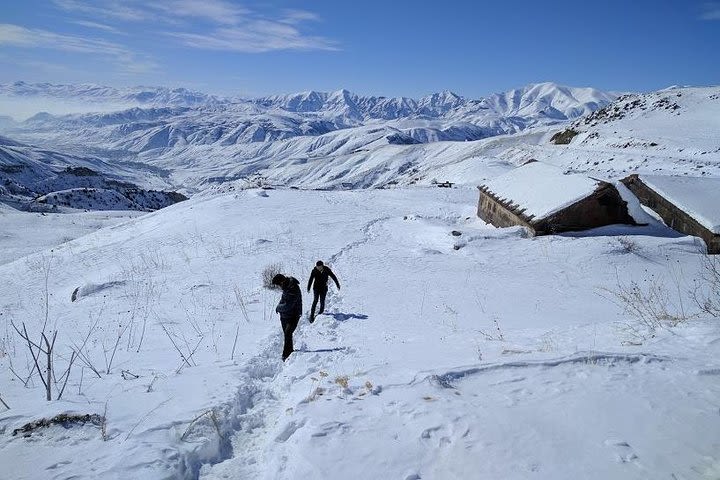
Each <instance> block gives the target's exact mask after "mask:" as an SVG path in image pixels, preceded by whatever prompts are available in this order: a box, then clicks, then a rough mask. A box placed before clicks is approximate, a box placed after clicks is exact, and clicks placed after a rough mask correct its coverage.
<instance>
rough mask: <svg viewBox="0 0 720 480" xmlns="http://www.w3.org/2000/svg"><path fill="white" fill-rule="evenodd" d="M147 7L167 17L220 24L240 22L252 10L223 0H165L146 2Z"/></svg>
mask: <svg viewBox="0 0 720 480" xmlns="http://www.w3.org/2000/svg"><path fill="white" fill-rule="evenodd" d="M145 5H146V7H147V8H149V9H152V10H154V11H155V12H157V13H160V14H162V15H164V16H166V17H176V18H183V19H202V20H206V21H209V22H212V23H216V24H219V25H233V24H236V23H238V22H239V21H240V20H241V18H242V16H243V15H246V14H249V13H250V12H249V11H248V10H246V9H244V8H240V7H238V6H236V5H233V4H230V3H227V2H224V1H222V0H203V1H202V2H198V1H196V0H165V1H159V2H146V3H145Z"/></svg>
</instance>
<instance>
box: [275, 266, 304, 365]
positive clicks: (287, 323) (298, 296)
mask: <svg viewBox="0 0 720 480" xmlns="http://www.w3.org/2000/svg"><path fill="white" fill-rule="evenodd" d="M272 284H273V285H275V286H278V287H280V288H281V289H282V296H281V297H280V303H278V305H277V307H275V311H276V312H277V313H279V314H280V324H281V325H282V329H283V334H284V335H285V340H284V345H283V352H282V359H283V362H284V361H285V360H287V358H288V357H289V356H290V354H291V353H292V352H293V350H294V349H293V338H292V336H293V332H295V329H296V328H297V326H298V322H299V321H300V316H301V315H302V292H301V291H300V282H299V281H298V280H297V278H294V277H289V276H285V275H283V274H281V273H278V274H277V275H275V276H274V277H273V279H272Z"/></svg>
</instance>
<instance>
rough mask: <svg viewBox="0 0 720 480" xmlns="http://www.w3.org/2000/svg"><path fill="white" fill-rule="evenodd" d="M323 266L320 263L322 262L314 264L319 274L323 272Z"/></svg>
mask: <svg viewBox="0 0 720 480" xmlns="http://www.w3.org/2000/svg"><path fill="white" fill-rule="evenodd" d="M324 266H325V264H324V263H323V262H322V260H318V261H317V262H315V268H317V269H318V270H320V271H321V272H322V271H323V268H324Z"/></svg>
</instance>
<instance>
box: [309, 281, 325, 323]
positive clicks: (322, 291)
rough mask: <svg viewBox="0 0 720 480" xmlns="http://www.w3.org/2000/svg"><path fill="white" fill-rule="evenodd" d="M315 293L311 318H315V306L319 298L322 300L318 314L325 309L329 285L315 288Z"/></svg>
mask: <svg viewBox="0 0 720 480" xmlns="http://www.w3.org/2000/svg"><path fill="white" fill-rule="evenodd" d="M313 293H314V294H315V298H313V303H312V308H311V309H310V319H311V320H315V307H316V306H317V303H318V300H320V311H318V315H320V314H321V313H323V312H324V311H325V296H326V295H327V287H325V288H320V289H318V288H314V289H313Z"/></svg>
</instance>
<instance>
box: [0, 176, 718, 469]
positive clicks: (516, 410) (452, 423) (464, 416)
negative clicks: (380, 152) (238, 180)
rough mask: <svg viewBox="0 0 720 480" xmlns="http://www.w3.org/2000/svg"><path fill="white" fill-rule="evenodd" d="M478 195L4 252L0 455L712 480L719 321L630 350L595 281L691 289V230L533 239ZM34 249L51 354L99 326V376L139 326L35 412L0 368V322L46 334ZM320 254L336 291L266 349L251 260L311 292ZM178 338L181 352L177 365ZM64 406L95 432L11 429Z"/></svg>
mask: <svg viewBox="0 0 720 480" xmlns="http://www.w3.org/2000/svg"><path fill="white" fill-rule="evenodd" d="M476 202H477V193H476V191H475V189H439V188H417V189H398V190H375V191H351V192H312V191H293V190H271V191H246V192H242V193H239V194H225V195H218V196H208V197H204V198H196V199H191V200H189V201H187V202H183V203H180V204H177V205H174V206H171V207H168V208H166V209H163V210H161V211H158V212H154V213H152V214H148V215H144V216H142V217H140V218H138V219H135V220H133V221H130V222H127V223H124V224H122V225H117V226H114V227H110V228H106V229H103V230H99V231H98V232H96V233H93V234H90V235H88V236H85V237H81V238H78V239H76V240H73V241H71V242H69V243H67V244H64V245H60V246H58V247H56V248H54V249H53V250H54V251H53V253H52V257H49V253H48V252H47V251H45V252H43V253H40V254H35V255H31V256H29V257H26V258H24V259H20V260H17V261H15V262H12V263H7V264H5V265H2V266H0V274H1V275H3V278H5V279H6V281H5V282H3V283H2V284H0V298H3V299H5V300H4V304H3V305H2V312H3V317H2V320H0V322H3V323H4V324H5V326H4V331H5V332H7V333H6V334H5V336H4V337H3V343H2V349H0V350H2V351H3V352H4V355H1V356H0V372H2V376H0V395H2V396H3V399H5V400H6V401H7V402H8V403H9V404H10V406H11V410H7V411H4V412H0V431H1V432H2V433H0V461H2V463H3V464H4V465H12V466H11V467H10V468H11V470H9V471H8V473H9V474H10V475H11V477H10V478H17V479H22V478H37V477H38V475H40V476H42V477H43V478H67V477H70V476H77V477H78V478H97V477H99V476H102V477H103V478H127V477H133V478H138V479H143V478H148V479H150V478H153V479H154V478H197V477H200V478H205V479H219V478H267V479H285V478H287V479H291V478H357V477H358V476H362V477H367V478H401V479H419V478H423V479H427V478H441V479H447V478H488V479H490V478H510V479H513V478H518V479H519V478H527V477H528V476H530V475H539V476H541V477H544V478H561V479H562V478H567V479H574V478H579V477H584V478H598V479H599V478H622V479H635V478H637V479H640V478H663V477H671V476H672V475H675V476H676V477H677V478H713V477H714V476H717V475H718V473H719V471H718V468H720V458H719V457H718V455H717V452H718V451H720V449H718V445H720V436H719V435H718V433H717V432H720V416H718V415H717V411H718V407H719V405H718V399H719V398H720V375H718V373H717V372H719V371H720V365H718V364H717V361H716V359H717V358H718V353H720V352H719V351H718V349H719V348H720V328H719V327H718V324H717V321H716V320H715V321H712V320H708V319H705V318H695V319H692V320H691V321H690V322H688V323H687V324H684V325H681V326H679V327H677V328H673V329H672V330H661V331H658V332H657V333H656V335H655V337H652V338H647V339H646V340H644V341H642V342H641V344H637V343H639V342H637V341H636V339H634V338H633V337H631V336H629V335H628V329H627V328H626V325H627V324H628V323H630V322H631V321H632V320H631V319H630V318H629V317H628V316H627V315H625V314H624V313H623V311H622V309H621V308H620V307H619V306H617V305H615V304H614V303H613V302H612V301H611V300H612V297H611V295H609V294H608V290H612V289H615V288H617V286H618V282H623V283H626V282H628V281H630V280H637V281H642V280H643V279H646V278H656V279H659V280H660V281H662V282H664V283H665V284H666V285H667V286H668V287H670V288H671V289H673V288H674V283H673V282H674V280H673V279H675V278H677V279H678V282H680V284H681V285H683V288H681V289H678V291H680V292H681V295H683V296H684V295H685V293H684V292H685V291H686V289H685V288H684V285H685V284H687V283H689V282H691V280H692V279H693V278H696V277H697V275H698V273H699V272H700V269H701V263H702V256H701V255H700V254H698V246H697V244H696V243H695V241H694V239H692V238H689V237H678V236H677V235H673V236H670V235H665V236H663V235H662V234H663V232H665V233H667V232H666V231H665V230H663V229H661V228H659V227H655V228H654V229H653V228H633V227H615V230H612V233H614V234H618V233H624V234H625V235H633V234H634V235H633V236H630V237H628V238H629V239H630V241H632V242H634V246H633V248H626V247H624V246H623V245H622V244H621V243H619V242H618V240H617V238H616V237H608V236H603V233H602V232H603V231H602V230H601V231H598V232H590V233H588V234H587V235H584V236H581V235H574V236H570V235H569V236H555V237H539V238H527V235H526V234H525V232H524V230H522V229H519V228H510V229H494V228H492V227H489V226H486V225H485V224H484V223H483V222H481V221H480V220H479V219H477V217H476V216H475V208H476ZM453 230H455V231H458V232H460V233H461V235H459V236H456V235H452V233H451V232H452V231H453ZM608 231H609V230H608ZM650 233H652V234H653V235H654V236H651V235H649V234H650ZM48 258H51V263H50V268H51V270H50V272H51V275H50V276H49V292H50V297H49V298H50V318H51V322H53V323H52V325H53V328H55V325H57V328H58V330H59V332H60V333H59V334H58V344H59V346H58V349H59V350H58V352H67V351H68V350H67V347H68V345H69V344H71V343H72V342H75V343H79V342H81V341H82V339H83V338H84V336H85V335H87V332H88V331H89V330H90V328H91V327H92V325H93V324H94V322H95V321H97V320H98V319H100V321H99V323H98V327H97V328H96V329H95V330H94V331H93V333H92V335H91V340H90V341H88V347H87V348H86V352H87V356H88V358H89V359H91V360H92V361H93V362H94V363H95V365H96V366H97V367H99V369H101V370H102V369H103V367H106V364H107V360H106V357H107V355H105V354H104V350H105V351H108V350H111V349H112V346H113V345H114V344H115V341H116V339H117V337H118V332H121V331H123V330H122V329H123V328H124V327H123V325H125V326H127V325H128V324H131V325H132V326H131V327H127V329H126V330H125V331H124V333H123V335H122V338H121V342H120V345H121V346H120V347H119V348H118V349H117V352H116V356H115V358H114V360H113V365H112V367H111V368H110V371H111V373H110V374H106V373H102V374H101V378H97V376H95V377H94V378H93V374H92V373H91V372H90V371H89V369H88V368H87V367H86V368H84V369H82V368H81V367H78V366H77V365H76V366H75V367H74V369H73V374H72V376H71V379H70V381H69V386H68V389H67V391H66V392H65V395H64V398H63V400H61V401H57V402H50V403H48V402H45V401H44V399H43V392H42V388H41V387H39V386H38V382H37V380H35V381H34V384H33V385H31V388H23V387H22V385H21V384H19V381H18V380H17V379H13V378H14V377H13V376H12V374H11V373H10V372H9V370H8V366H9V364H8V362H9V360H10V359H12V360H13V364H14V366H15V368H16V370H19V371H23V367H24V366H25V365H26V363H27V360H26V359H25V352H24V351H23V346H22V344H21V342H20V341H19V339H18V338H17V337H16V336H14V334H13V332H12V331H11V330H9V329H8V327H7V323H8V321H9V320H12V321H13V322H15V323H21V322H26V323H27V325H28V329H29V330H31V331H37V329H38V328H39V325H38V324H39V323H40V324H41V321H42V315H41V314H42V308H41V304H40V303H41V302H38V298H42V296H43V295H42V290H43V281H42V279H43V278H44V276H43V265H45V264H46V263H44V262H47V259H48ZM318 259H322V260H324V261H326V262H327V263H328V264H329V265H330V266H331V267H332V268H333V270H334V271H335V273H336V274H337V275H338V277H339V279H340V282H341V285H342V289H341V290H339V291H337V290H335V289H334V287H333V286H331V291H330V294H329V295H328V301H327V307H326V314H324V315H321V316H320V317H319V318H318V320H317V321H316V322H315V323H313V324H309V323H308V322H307V320H306V318H303V319H302V320H301V323H300V326H299V327H298V331H297V332H296V335H295V344H296V350H297V351H296V353H294V354H293V355H292V356H291V357H290V359H289V360H288V361H287V362H286V363H282V362H281V361H280V358H279V357H280V352H281V332H280V326H279V321H278V318H277V315H275V314H274V313H273V310H274V306H275V304H276V302H277V297H278V294H277V293H274V292H269V291H266V290H263V289H262V288H260V274H261V272H262V270H263V269H264V268H265V267H266V266H267V265H269V264H271V263H276V262H282V263H283V265H284V266H285V271H286V272H287V273H289V274H291V275H293V276H296V277H297V278H298V279H299V280H300V282H301V286H302V287H305V286H306V282H307V275H308V274H309V272H310V269H311V268H312V266H313V264H314V262H315V261H316V260H318ZM77 287H81V288H80V289H79V290H78V293H79V294H80V295H79V297H78V299H77V300H76V301H75V302H71V301H70V298H71V295H72V292H73V291H74V289H75V288H77ZM101 287H103V288H101ZM236 291H237V292H238V293H239V296H238V295H236V294H235V292H236ZM8 299H11V300H8ZM683 299H684V300H685V301H686V302H688V303H687V304H688V305H689V304H690V303H689V299H688V298H686V297H683ZM303 300H304V309H305V311H308V310H309V307H310V303H311V301H312V297H311V295H308V294H305V293H304V299H303ZM243 306H244V307H243ZM243 308H245V311H246V312H247V319H245V315H244V314H243V313H242V312H243ZM8 317H10V318H8ZM143 324H145V327H146V329H145V333H144V337H143V336H142V325H143ZM238 326H239V328H238ZM236 329H237V331H238V332H239V333H238V340H237V343H236V349H235V354H234V355H232V347H233V344H234V343H235V342H234V337H235V332H236ZM140 338H143V341H142V345H140ZM171 338H172V340H173V341H174V342H175V343H177V346H178V348H179V349H180V351H181V352H183V353H184V355H185V356H186V358H187V357H188V356H190V353H191V352H192V351H193V349H195V348H196V350H194V352H195V353H193V354H192V355H191V358H190V360H189V362H188V363H190V365H187V364H186V363H185V361H184V360H183V359H182V358H181V357H180V355H179V353H178V351H177V350H176V349H175V347H174V346H173V344H172V342H171ZM629 340H632V342H629ZM196 342H199V343H197V347H196ZM138 350H139V352H138ZM231 356H232V357H233V358H231ZM65 361H66V360H65ZM60 363H61V365H64V364H65V363H63V360H62V359H61V360H60ZM78 365H81V364H78ZM123 370H125V371H127V372H129V373H131V374H132V375H133V376H134V375H137V376H138V378H133V376H131V375H128V374H125V377H126V378H127V379H126V378H123V374H122V371H123ZM81 371H82V372H84V379H83V384H82V386H81V385H80V379H79V375H80V373H81ZM106 405H107V410H105V408H106ZM64 411H73V412H81V413H86V412H87V413H99V414H103V413H105V414H106V416H107V441H103V440H102V438H101V433H100V431H99V429H98V428H97V427H92V426H85V427H73V428H70V429H67V430H65V429H62V428H61V427H51V428H48V429H45V430H43V431H39V432H38V433H36V434H33V435H32V436H31V437H28V438H18V437H12V436H11V435H10V432H11V431H12V429H14V428H18V427H19V426H21V425H22V424H24V423H27V422H28V421H30V420H33V419H36V418H38V417H40V416H52V415H54V414H56V413H60V412H64ZM218 432H219V434H218ZM10 459H13V461H12V462H10V461H9V460H10Z"/></svg>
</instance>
